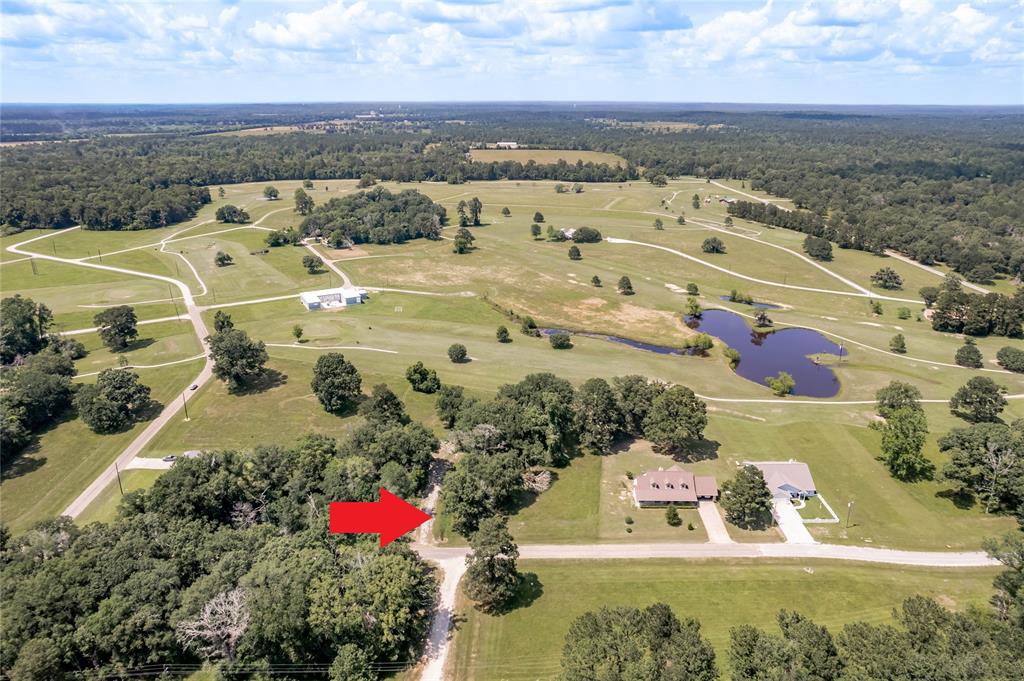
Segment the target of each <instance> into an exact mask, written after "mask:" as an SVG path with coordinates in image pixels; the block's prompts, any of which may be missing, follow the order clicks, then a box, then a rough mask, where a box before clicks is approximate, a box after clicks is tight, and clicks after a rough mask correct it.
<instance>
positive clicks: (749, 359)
mask: <svg viewBox="0 0 1024 681" xmlns="http://www.w3.org/2000/svg"><path fill="white" fill-rule="evenodd" d="M686 321H687V324H688V325H689V326H690V328H692V329H696V330H698V331H701V332H703V333H707V334H710V335H712V336H715V337H716V338H718V339H720V340H721V341H722V342H724V343H725V344H726V345H728V346H729V347H731V348H735V349H736V350H738V351H739V353H740V363H739V364H738V365H737V366H736V373H737V374H739V375H740V376H742V377H743V378H746V379H747V380H750V381H754V382H755V383H760V384H761V385H765V381H764V379H765V377H766V376H776V375H778V373H779V372H780V371H785V372H787V373H789V374H790V375H791V376H792V377H793V380H794V381H796V386H795V387H794V388H793V394H794V395H802V396H804V397H832V396H833V395H835V394H836V393H838V392H839V379H838V378H837V377H836V375H835V374H834V373H833V372H832V369H830V368H829V367H828V366H826V365H823V364H817V363H816V362H814V360H812V359H810V358H809V357H808V355H816V354H830V355H836V356H843V355H846V352H845V350H843V349H842V348H840V346H838V345H836V344H835V343H833V342H832V341H830V340H828V339H827V338H826V337H825V336H823V335H822V334H820V333H818V332H817V331H813V330H811V329H801V328H799V327H789V328H783V329H779V330H777V331H772V332H768V333H764V332H762V331H757V330H755V329H751V328H750V326H748V325H747V320H746V319H744V318H743V317H741V316H740V315H738V314H736V313H734V312H729V311H727V310H705V311H704V313H703V315H701V317H700V318H699V319H694V318H692V317H687V320H686Z"/></svg>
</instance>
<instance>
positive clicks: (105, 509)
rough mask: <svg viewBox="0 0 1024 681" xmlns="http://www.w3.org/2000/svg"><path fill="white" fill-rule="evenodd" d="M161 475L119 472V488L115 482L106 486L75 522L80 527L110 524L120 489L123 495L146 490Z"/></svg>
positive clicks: (114, 513) (150, 471) (127, 471)
mask: <svg viewBox="0 0 1024 681" xmlns="http://www.w3.org/2000/svg"><path fill="white" fill-rule="evenodd" d="M162 474H163V471H153V470H147V469H137V468H133V469H130V470H126V471H121V484H120V486H119V485H118V483H117V482H116V481H114V482H112V483H110V484H109V485H107V487H106V489H104V490H103V492H101V493H100V496H98V497H97V498H96V500H95V501H93V502H92V503H91V504H89V505H88V506H87V507H86V509H85V510H84V511H82V515H80V516H78V518H76V519H75V522H77V523H78V524H79V525H82V526H85V525H88V524H89V523H109V522H111V521H112V520H114V518H116V517H117V506H118V504H120V503H121V491H122V489H123V490H124V493H125V494H127V493H128V492H134V491H135V490H138V489H148V488H149V487H152V486H153V483H154V482H156V479H157V478H159V477H160V476H161V475H162Z"/></svg>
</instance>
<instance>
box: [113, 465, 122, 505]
mask: <svg viewBox="0 0 1024 681" xmlns="http://www.w3.org/2000/svg"><path fill="white" fill-rule="evenodd" d="M114 473H116V474H117V488H118V489H119V490H121V496H122V497H123V496H124V486H123V485H122V484H121V471H120V470H118V468H117V462H116V461H115V462H114Z"/></svg>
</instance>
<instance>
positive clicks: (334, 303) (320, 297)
mask: <svg viewBox="0 0 1024 681" xmlns="http://www.w3.org/2000/svg"><path fill="white" fill-rule="evenodd" d="M366 298H367V293H366V289H361V288H356V287H355V286H342V287H340V288H326V289H324V290H322V291H305V292H303V293H300V294H299V300H301V301H302V305H303V307H305V308H306V309H307V310H323V309H328V308H334V307H345V306H346V305H357V304H359V303H361V302H363V301H364V300H366Z"/></svg>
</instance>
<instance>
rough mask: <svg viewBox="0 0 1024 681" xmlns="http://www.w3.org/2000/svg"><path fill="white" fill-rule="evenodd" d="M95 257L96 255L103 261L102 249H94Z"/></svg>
mask: <svg viewBox="0 0 1024 681" xmlns="http://www.w3.org/2000/svg"><path fill="white" fill-rule="evenodd" d="M96 257H98V258H99V259H100V262H103V251H101V250H100V249H98V248H97V249H96Z"/></svg>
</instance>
